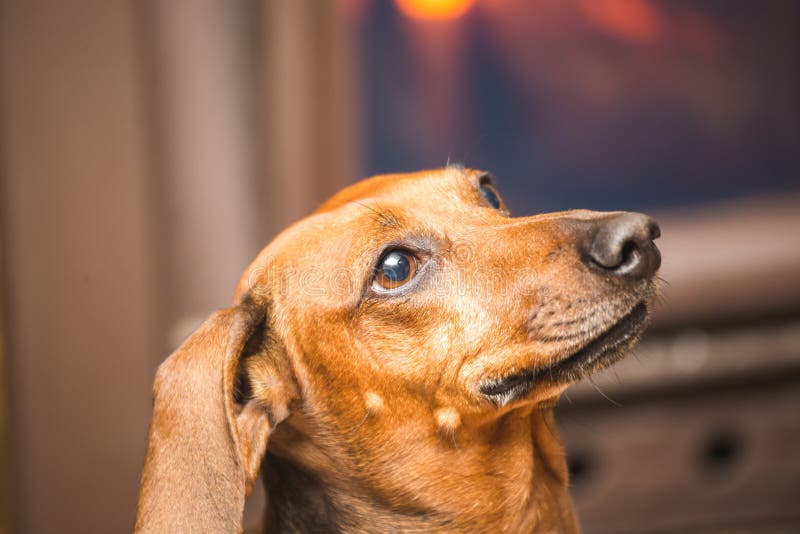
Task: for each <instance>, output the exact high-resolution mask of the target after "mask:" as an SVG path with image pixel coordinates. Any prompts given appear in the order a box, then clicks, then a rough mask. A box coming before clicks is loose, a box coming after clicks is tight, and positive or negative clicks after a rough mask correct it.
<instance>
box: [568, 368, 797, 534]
mask: <svg viewBox="0 0 800 534" xmlns="http://www.w3.org/2000/svg"><path fill="white" fill-rule="evenodd" d="M559 412H560V413H559V422H560V426H561V427H562V436H563V437H564V440H565V442H566V444H567V449H568V452H569V458H570V462H571V465H572V468H573V471H574V472H576V473H577V475H574V476H573V495H574V497H575V501H576V505H577V508H578V511H579V514H580V517H581V520H582V523H583V526H584V529H585V532H586V533H587V534H592V533H601V532H608V533H612V532H613V533H626V532H630V533H645V532H676V533H677V532H696V531H703V532H730V531H731V530H730V529H732V528H733V527H735V528H738V529H739V530H736V531H737V532H788V531H790V530H788V529H789V527H790V526H793V528H795V529H797V528H800V508H798V506H797V504H798V503H799V502H800V456H798V455H797V444H798V443H799V442H800V418H798V413H800V382H796V381H794V382H792V381H786V380H784V381H778V382H773V383H771V384H770V385H769V386H768V387H762V388H756V387H752V386H751V387H750V388H744V387H730V388H728V389H725V390H719V389H715V390H711V391H703V390H698V391H697V392H695V393H692V394H684V395H681V396H678V397H673V398H670V397H668V396H663V395H662V396H661V397H660V398H658V399H657V400H656V399H654V400H652V401H650V402H641V403H636V404H630V405H628V404H626V405H625V406H624V407H617V406H609V405H606V406H605V407H598V408H595V409H571V408H570V407H569V406H568V405H565V406H564V407H563V408H562V409H560V410H559ZM794 531H795V532H797V530H794Z"/></svg>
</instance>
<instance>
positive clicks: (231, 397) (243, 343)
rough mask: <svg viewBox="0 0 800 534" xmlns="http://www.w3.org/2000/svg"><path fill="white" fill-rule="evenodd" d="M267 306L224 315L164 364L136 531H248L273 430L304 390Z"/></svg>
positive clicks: (157, 387)
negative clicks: (252, 377)
mask: <svg viewBox="0 0 800 534" xmlns="http://www.w3.org/2000/svg"><path fill="white" fill-rule="evenodd" d="M264 310H265V307H264V306H257V305H254V304H253V303H252V302H250V301H249V299H244V300H243V301H242V302H241V303H240V304H238V305H236V306H234V307H233V308H230V309H227V310H221V311H218V312H216V313H215V314H214V315H212V316H211V317H210V318H209V319H208V320H207V321H206V322H205V323H204V324H203V325H202V326H201V327H200V328H199V329H198V330H197V331H196V332H194V333H193V334H192V335H191V336H190V337H189V338H188V339H187V340H186V341H185V342H184V343H183V345H182V346H181V347H180V348H178V350H176V351H175V352H174V353H173V354H172V355H171V356H170V357H169V358H167V360H165V361H164V362H163V363H162V364H161V366H160V367H159V369H158V372H157V373H156V379H155V383H154V386H153V397H154V402H153V416H152V420H151V423H150V433H149V436H148V445H147V455H146V458H145V465H144V470H143V473H142V479H141V485H140V489H139V505H138V508H137V518H136V531H137V532H201V531H202V532H239V531H241V528H242V526H241V521H242V513H243V511H244V502H245V497H246V496H247V495H248V494H249V493H250V491H251V489H252V487H253V484H254V482H255V480H256V479H257V477H258V471H259V468H260V465H261V460H262V458H263V456H264V453H265V451H266V448H267V440H268V438H269V434H270V433H271V431H272V428H273V426H274V425H275V424H277V422H279V421H280V420H282V419H283V418H285V417H286V416H287V415H288V413H289V403H290V401H291V400H292V397H293V396H294V395H295V392H296V389H295V388H294V387H293V385H292V384H293V381H292V380H291V379H290V378H288V377H287V374H288V364H287V363H286V362H285V359H283V360H281V357H282V356H278V355H277V352H278V351H277V350H276V349H274V348H273V347H271V344H270V341H269V339H270V336H269V333H268V325H267V323H268V321H267V320H266V319H265V311H264ZM254 362H258V363H254ZM252 366H258V367H260V368H261V369H260V370H261V371H262V372H261V373H260V376H261V377H262V380H261V381H260V382H259V383H258V384H251V383H249V380H248V378H247V374H248V371H247V368H248V367H252ZM265 370H266V371H268V372H264V371H265ZM264 376H269V377H270V379H269V380H266V381H265V380H263V377H264ZM256 390H258V393H259V397H258V399H254V398H252V395H251V393H252V392H253V391H256Z"/></svg>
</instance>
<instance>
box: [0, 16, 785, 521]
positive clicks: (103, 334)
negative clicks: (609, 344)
mask: <svg viewBox="0 0 800 534" xmlns="http://www.w3.org/2000/svg"><path fill="white" fill-rule="evenodd" d="M799 14H800V4H798V3H796V2H794V1H793V0H762V1H759V2H754V1H749V0H748V1H744V0H743V1H737V0H695V1H692V2H688V1H681V0H569V1H567V0H336V1H334V0H331V1H326V0H271V1H266V0H265V1H264V2H258V1H254V0H241V1H222V0H191V1H189V0H184V1H181V0H176V1H173V0H144V1H138V2H134V1H120V0H78V1H73V2H62V1H58V0H0V195H2V196H0V224H1V226H0V228H1V230H2V233H0V245H2V249H1V250H2V263H0V281H1V282H2V283H1V284H0V298H2V303H3V307H2V313H1V314H0V342H1V345H0V370H1V372H2V374H3V382H2V384H3V386H2V397H1V398H2V401H1V402H0V459H2V462H0V466H2V467H1V468H0V475H1V476H0V482H2V485H1V486H0V532H21V533H29V532H30V533H34V532H35V533H39V532H62V533H63V532H79V533H90V532H124V531H129V530H130V529H131V527H132V522H133V514H134V508H135V503H136V494H137V484H138V476H139V472H140V469H141V466H142V461H143V454H144V447H145V438H146V431H147V425H148V422H149V414H150V407H151V397H150V391H151V383H152V378H153V375H154V372H155V368H156V366H157V365H158V363H159V362H160V361H161V360H162V359H163V358H164V357H165V356H166V355H167V354H168V353H169V352H170V351H171V350H172V349H173V348H175V346H176V345H177V344H178V343H179V342H180V340H181V339H182V338H183V336H184V335H186V333H187V332H189V331H191V330H192V329H193V328H194V327H195V326H196V325H197V324H198V323H199V322H200V321H201V320H202V318H204V317H205V316H207V315H208V314H209V313H210V311H211V310H213V309H216V308H219V307H224V306H226V305H227V304H228V303H229V301H230V298H231V294H232V291H233V287H234V284H235V283H236V281H237V279H238V276H239V274H240V273H241V271H242V270H243V269H244V267H245V266H246V265H247V264H248V263H249V261H250V260H251V259H252V258H253V257H254V256H255V255H256V253H257V252H258V251H259V250H260V248H261V247H262V246H263V245H264V244H266V243H267V242H268V241H269V240H270V239H271V238H272V237H273V236H274V235H275V234H276V233H277V232H278V231H279V230H280V229H281V228H283V227H285V226H286V225H287V224H288V223H290V222H292V221H294V220H296V219H298V218H300V217H302V216H303V215H305V214H307V213H308V212H309V211H311V210H313V209H314V207H315V206H316V205H317V204H318V203H320V202H321V201H322V200H324V199H325V198H326V197H328V196H329V195H330V194H331V193H333V192H334V191H336V190H338V189H340V188H341V187H343V186H344V185H346V184H348V183H351V182H353V181H355V180H357V179H360V178H362V177H365V176H368V175H371V174H376V173H385V172H394V171H411V170H418V169H421V168H428V167H438V166H443V165H445V164H446V163H447V162H461V163H464V164H466V165H468V166H471V167H480V168H484V169H489V170H491V171H493V172H494V173H495V174H496V176H497V181H498V184H499V189H500V191H501V193H502V194H503V195H504V197H505V200H506V201H507V203H508V204H509V205H510V206H511V208H512V210H513V211H514V212H515V213H516V214H518V215H523V214H532V213H536V212H541V211H552V210H560V209H567V208H577V207H581V208H591V209H624V210H641V211H647V212H648V213H650V214H652V215H654V216H655V217H656V218H657V219H658V220H659V222H660V223H661V228H662V233H663V238H662V239H661V240H660V241H659V246H660V248H661V250H662V253H663V258H664V262H663V268H662V276H663V278H664V279H665V284H664V286H663V298H662V300H661V303H660V306H659V308H658V310H657V313H656V316H655V319H654V324H653V328H652V329H651V331H650V333H649V335H648V336H647V338H646V339H645V341H644V342H643V343H642V345H641V347H640V348H639V349H638V350H637V351H636V354H635V356H633V357H630V358H628V359H627V360H625V361H624V362H622V364H620V365H618V366H617V367H615V368H614V369H613V370H612V371H610V372H609V373H606V374H603V375H599V376H597V377H595V378H594V379H593V380H592V381H591V382H587V383H585V384H584V383H582V384H578V385H577V386H576V387H574V388H572V389H571V390H570V391H568V393H567V395H566V396H565V397H564V399H563V401H562V402H561V403H560V406H559V408H558V410H559V412H560V414H559V421H560V424H561V427H562V433H563V437H564V439H565V441H566V445H567V448H568V451H569V458H570V470H571V472H572V480H573V486H574V496H575V499H576V504H577V508H578V510H579V513H580V516H581V519H582V523H583V525H584V528H585V531H586V532H587V533H618V532H631V533H634V532H637V533H641V532H697V531H702V532H723V531H724V532H798V531H800V530H798V529H800V454H798V451H799V450H800V174H798V171H799V170H800V165H799V163H800V142H799V141H800V112H799V110H798V96H797V95H798V94H800V92H799V91H798V90H799V89H800V87H798V50H800V46H798V44H800V43H798V41H800V37H799V34H798V30H800V17H799V16H798V15H799ZM259 502H261V501H260V498H259V497H258V496H256V497H255V498H253V499H251V502H250V503H249V505H248V506H249V507H248V514H247V517H248V521H249V522H255V521H257V518H258V513H259Z"/></svg>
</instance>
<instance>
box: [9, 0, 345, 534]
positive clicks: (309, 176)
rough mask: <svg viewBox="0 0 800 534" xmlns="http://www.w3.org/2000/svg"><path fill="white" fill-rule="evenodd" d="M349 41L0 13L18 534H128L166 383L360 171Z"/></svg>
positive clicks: (224, 10)
mask: <svg viewBox="0 0 800 534" xmlns="http://www.w3.org/2000/svg"><path fill="white" fill-rule="evenodd" d="M338 27H339V26H338V24H337V22H336V20H335V13H334V12H333V8H332V7H330V6H327V7H323V8H317V6H316V5H315V3H314V2H313V1H310V0H304V1H301V2H273V3H269V4H264V5H261V4H259V3H257V2H252V1H242V2H215V1H212V0H198V1H192V2H171V1H150V2H123V1H119V0H112V1H107V0H81V1H79V2H61V1H58V0H33V1H17V0H0V173H1V174H0V176H2V202H1V203H0V214H2V243H3V245H4V249H3V258H4V269H3V271H2V272H3V276H4V278H3V292H2V293H3V297H4V303H3V304H4V311H5V318H6V332H7V334H8V336H7V338H8V339H7V343H6V348H7V350H6V352H5V360H6V361H5V362H4V363H5V364H6V369H5V371H6V374H7V376H6V383H7V385H8V387H7V388H6V391H4V393H5V396H6V398H7V399H8V403H7V412H8V416H9V418H10V421H9V425H8V427H7V430H8V435H7V440H8V445H9V447H10V466H11V479H10V487H11V496H10V497H11V506H10V509H11V510H12V516H13V517H12V521H13V531H14V532H37V533H40V532H80V533H89V532H124V531H127V530H130V528H131V526H132V521H133V514H134V507H135V501H136V492H137V483H138V476H139V470H140V468H141V464H142V455H143V451H144V445H145V436H146V430H147V424H148V421H149V412H150V402H151V399H150V384H151V381H152V376H153V373H154V370H155V367H156V365H157V364H158V362H159V361H161V360H162V359H163V358H164V357H165V356H166V354H167V353H168V351H169V349H170V348H171V347H172V346H173V345H174V343H175V342H176V340H177V339H179V338H180V336H181V335H182V334H183V333H185V332H186V330H187V328H191V326H192V324H193V323H194V321H196V320H197V319H198V318H200V317H203V316H204V315H205V314H207V313H208V312H209V311H210V310H212V309H214V308H218V307H223V306H225V305H226V304H227V303H228V301H229V299H230V294H231V292H232V290H233V287H234V284H235V282H236V280H237V278H238V275H239V273H240V272H241V271H242V269H243V268H244V267H245V265H246V264H247V263H248V262H249V261H250V259H251V258H252V257H253V256H255V254H256V253H257V251H258V249H259V248H260V247H261V246H262V245H263V244H264V243H265V242H266V240H267V239H268V238H269V236H270V235H271V234H272V233H274V232H275V231H276V230H277V229H279V228H281V227H283V226H285V225H286V224H287V223H288V222H290V221H291V220H293V219H295V218H297V217H299V216H301V215H302V214H304V213H306V212H308V211H309V210H310V209H312V208H313V207H314V205H315V204H316V203H317V202H319V201H321V200H322V199H324V198H325V197H326V196H327V195H328V194H329V193H330V192H331V191H333V190H335V189H337V188H338V187H339V186H340V185H341V184H342V183H344V182H345V181H346V180H347V179H350V178H352V177H353V175H354V174H353V173H354V172H355V171H354V169H353V162H354V161H355V157H354V156H353V151H354V148H353V147H354V146H356V145H355V140H354V139H353V136H354V132H355V130H354V129H353V127H352V124H350V123H349V122H348V117H347V110H348V109H350V106H349V104H348V100H347V99H348V95H349V94H350V92H348V91H349V89H348V88H347V87H346V86H344V85H343V84H344V83H345V80H346V79H347V78H346V76H345V74H344V73H345V72H346V70H347V68H348V66H347V64H346V63H343V62H342V61H341V58H342V57H344V55H345V53H344V51H345V47H346V43H344V41H343V40H342V36H341V35H340V34H338V33H337V30H336V28H338ZM310 35H313V36H315V37H314V39H311V40H309V41H308V42H304V41H303V36H306V37H307V36H310ZM321 64H323V65H324V68H321V67H320V65H321ZM278 72H280V76H278V75H277V73H278ZM323 87H324V88H326V90H325V91H322V92H321V91H320V88H323ZM276 139H277V140H278V141H276ZM322 147H324V150H323V148H322ZM312 155H313V157H312ZM274 199H277V200H274Z"/></svg>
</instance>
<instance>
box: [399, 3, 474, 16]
mask: <svg viewBox="0 0 800 534" xmlns="http://www.w3.org/2000/svg"><path fill="white" fill-rule="evenodd" d="M396 2H397V7H399V8H400V11H401V12H402V13H403V14H404V15H406V16H408V17H411V18H414V19H421V20H447V19H455V18H458V17H460V16H462V15H464V14H465V13H466V12H467V11H469V10H470V8H472V6H473V5H474V4H475V0H396Z"/></svg>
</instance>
